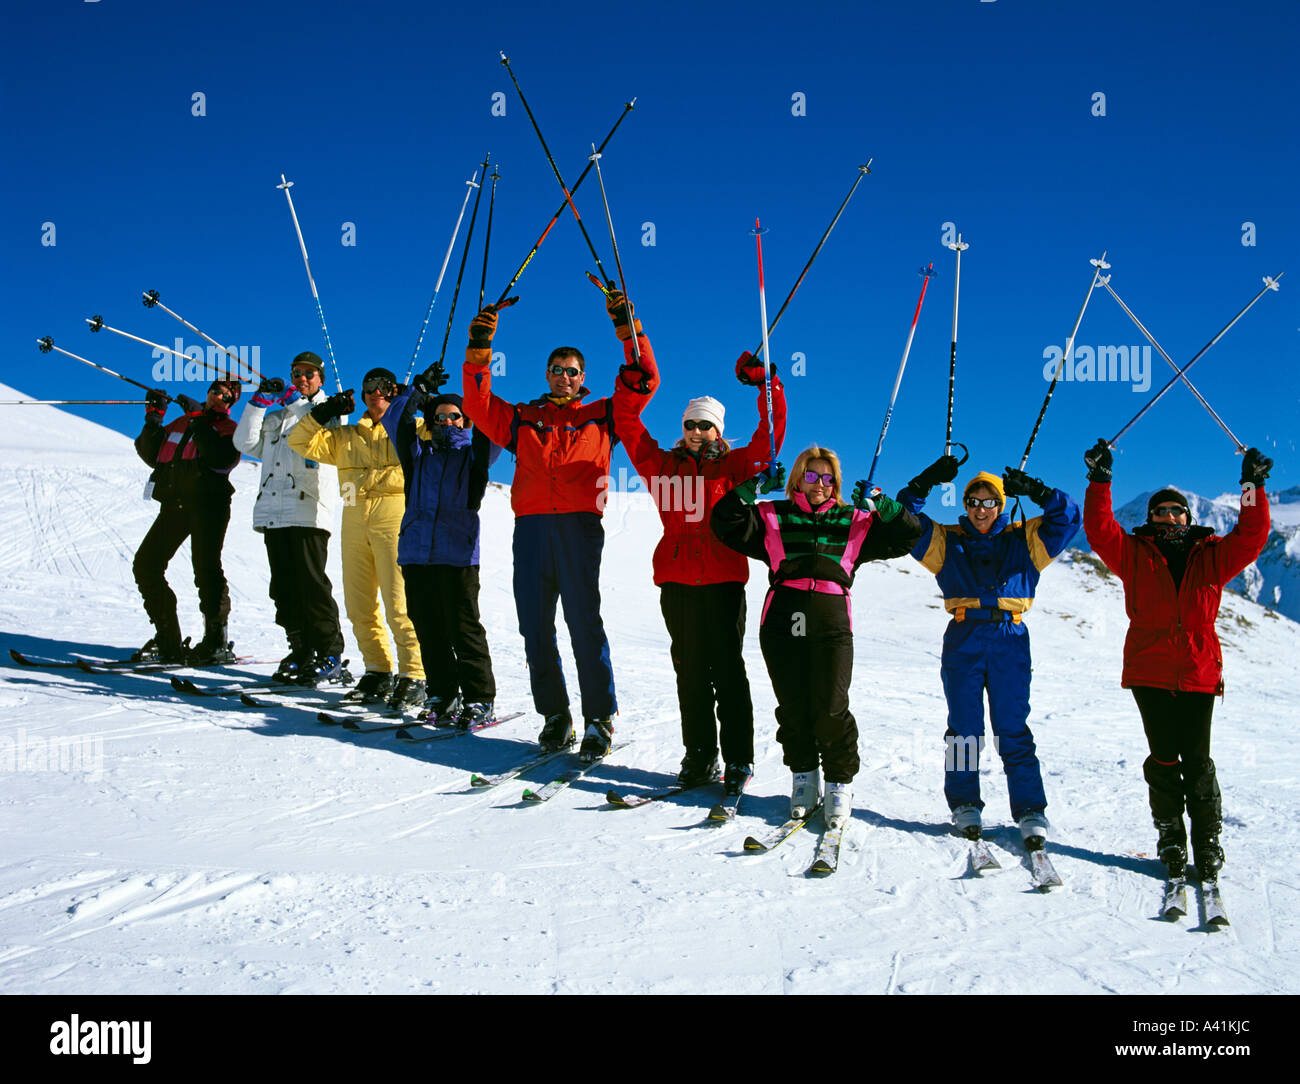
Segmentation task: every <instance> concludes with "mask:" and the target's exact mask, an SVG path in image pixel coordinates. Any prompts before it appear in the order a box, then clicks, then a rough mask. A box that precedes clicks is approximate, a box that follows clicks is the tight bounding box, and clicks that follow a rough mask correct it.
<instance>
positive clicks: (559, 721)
mask: <svg viewBox="0 0 1300 1084" xmlns="http://www.w3.org/2000/svg"><path fill="white" fill-rule="evenodd" d="M537 741H538V744H540V745H541V747H542V751H543V752H545V753H558V752H559V751H560V750H561V749H563V748H564V747H565V746H568V745H572V744H573V742H574V736H573V716H572V715H570V714H569V713H568V711H567V710H565V711H558V712H556V713H555V714H554V715H548V716H546V722H545V723H544V724H543V725H542V732H541V733H540V734H538V735H537Z"/></svg>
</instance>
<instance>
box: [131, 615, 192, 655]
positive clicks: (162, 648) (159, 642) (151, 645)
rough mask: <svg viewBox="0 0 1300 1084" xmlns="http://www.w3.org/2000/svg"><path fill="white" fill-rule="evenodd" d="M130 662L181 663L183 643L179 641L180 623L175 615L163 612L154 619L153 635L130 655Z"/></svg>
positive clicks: (183, 650) (183, 653)
mask: <svg viewBox="0 0 1300 1084" xmlns="http://www.w3.org/2000/svg"><path fill="white" fill-rule="evenodd" d="M131 661H132V662H157V663H183V662H185V661H186V659H185V644H184V643H182V642H181V623H180V622H179V621H178V620H177V619H176V615H175V614H174V613H172V614H164V615H163V616H162V617H160V618H158V619H157V620H156V621H154V635H153V638H152V639H151V640H149V641H148V642H147V643H146V644H145V645H144V647H142V648H140V650H139V651H136V652H134V653H133V654H132V655H131Z"/></svg>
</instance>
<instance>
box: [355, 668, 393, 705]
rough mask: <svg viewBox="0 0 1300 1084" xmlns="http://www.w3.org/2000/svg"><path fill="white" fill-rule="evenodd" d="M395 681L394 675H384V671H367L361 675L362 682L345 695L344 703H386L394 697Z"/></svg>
mask: <svg viewBox="0 0 1300 1084" xmlns="http://www.w3.org/2000/svg"><path fill="white" fill-rule="evenodd" d="M395 680H396V679H395V678H394V677H393V675H392V674H388V673H384V672H383V671H382V670H367V671H366V672H365V673H364V674H362V675H361V680H360V681H358V682H357V683H356V684H355V685H354V686H352V688H351V689H349V690H348V691H347V692H346V693H344V695H343V702H344V703H345V704H383V703H386V702H387V700H388V698H389V697H390V696H392V695H393V682H394V681H395Z"/></svg>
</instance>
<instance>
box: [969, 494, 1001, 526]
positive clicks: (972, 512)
mask: <svg viewBox="0 0 1300 1084" xmlns="http://www.w3.org/2000/svg"><path fill="white" fill-rule="evenodd" d="M990 498H992V499H994V500H996V499H997V494H996V493H994V492H993V490H991V489H990V488H989V487H988V486H986V485H978V486H971V488H970V489H969V490H968V491H967V493H966V518H967V519H969V520H970V521H971V523H972V524H973V525H974V527H975V530H977V531H979V533H980V534H988V532H989V529H990V528H991V527H992V526H993V524H994V523H996V522H997V518H998V516H1000V515H1002V507H1001V505H995V506H994V507H993V508H984V507H981V506H976V507H974V508H972V507H971V505H970V502H971V501H972V500H988V499H990Z"/></svg>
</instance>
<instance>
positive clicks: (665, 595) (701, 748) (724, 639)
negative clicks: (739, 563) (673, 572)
mask: <svg viewBox="0 0 1300 1084" xmlns="http://www.w3.org/2000/svg"><path fill="white" fill-rule="evenodd" d="M659 606H660V609H662V610H663V615H664V624H665V625H667V626H668V637H669V639H670V641H671V644H672V646H671V653H672V660H673V671H674V672H675V673H676V674H677V702H678V705H679V706H680V708H681V713H682V744H683V745H684V746H685V747H686V750H687V751H688V752H699V753H703V754H704V755H706V756H707V755H709V754H710V753H711V752H715V751H716V750H717V748H718V742H719V736H720V737H721V744H722V759H723V762H724V763H726V764H753V763H754V704H753V701H752V700H751V699H750V695H749V675H747V674H746V673H745V660H744V658H743V657H742V656H741V647H742V646H743V644H744V640H745V585H744V584H743V583H706V584H684V583H665V584H660V587H659ZM715 704H716V705H717V722H716V723H715V722H714V705H715ZM719 730H721V735H719Z"/></svg>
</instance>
